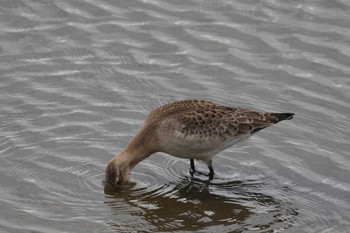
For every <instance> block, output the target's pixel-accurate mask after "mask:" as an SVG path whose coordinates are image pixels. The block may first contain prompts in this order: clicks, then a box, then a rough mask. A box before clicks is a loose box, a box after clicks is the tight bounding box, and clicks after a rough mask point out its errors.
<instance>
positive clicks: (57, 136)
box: [0, 0, 350, 233]
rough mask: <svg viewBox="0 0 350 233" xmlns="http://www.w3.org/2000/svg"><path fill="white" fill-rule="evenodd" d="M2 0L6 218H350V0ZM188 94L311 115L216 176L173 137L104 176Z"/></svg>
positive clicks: (0, 157) (206, 224) (171, 221)
mask: <svg viewBox="0 0 350 233" xmlns="http://www.w3.org/2000/svg"><path fill="white" fill-rule="evenodd" d="M0 6H1V8H0V57H1V59H0V153H1V154H0V182H1V186H0V206H1V211H0V231H1V232H332V233H333V232H349V229H350V217H349V216H350V198H349V197H350V181H349V177H350V155H349V151H350V146H349V140H350V138H349V136H350V135H349V128H350V120H349V113H350V101H349V100H350V92H349V90H350V79H349V77H350V49H349V48H350V28H349V25H350V4H349V2H348V1H345V0H324V1H311V0H310V1H302V0H297V1H295V0H293V1H267V0H265V1H246V0H244V1H243V0H234V1H232V0H230V1H225V0H220V1H215V3H214V2H213V1H198V0H192V1H183V0H180V1H170V0H165V1H158V0H152V1H134V0H132V1H111V0H98V1H91V0H85V1H83V0H74V1H68V0H61V1H52V0H50V1H47V0H45V1H44V0H35V1H34V0H28V1H24V0H4V1H1V2H0ZM188 98H201V99H207V100H211V101H215V102H219V103H221V104H226V105H231V106H243V107H248V108H252V109H257V110H267V111H292V112H295V113H296V117H295V118H294V119H293V120H292V121H286V122H282V123H280V124H278V125H276V126H273V127H271V128H269V129H266V130H264V131H261V132H259V133H258V134H256V135H255V136H254V137H252V138H250V139H249V140H247V141H246V142H243V143H241V144H238V145H236V146H235V147H233V148H230V149H228V150H226V151H224V152H222V153H220V154H219V155H218V156H217V157H216V158H215V160H214V163H213V165H214V168H215V171H216V177H215V178H214V180H213V181H208V177H206V176H205V175H200V174H196V175H195V176H194V177H191V176H190V174H189V161H188V160H182V159H178V158H174V157H170V156H167V155H165V154H161V153H159V154H155V155H153V156H151V157H150V158H148V159H147V160H144V161H143V162H141V163H140V164H138V165H137V166H136V167H135V169H134V170H133V171H132V173H131V175H130V183H129V184H127V185H125V186H123V187H121V188H120V190H118V191H111V190H108V189H104V186H103V183H102V181H103V178H104V177H103V176H104V174H103V172H104V168H105V166H106V164H107V162H108V161H109V159H111V158H112V157H113V156H114V154H116V153H117V152H118V151H120V150H121V149H122V148H123V147H124V146H126V144H127V142H128V140H129V139H130V138H131V136H132V135H133V134H134V133H135V132H136V131H137V129H138V128H139V127H140V126H141V125H142V121H143V119H144V118H145V117H146V115H147V113H148V112H149V111H150V110H151V109H152V108H155V107H157V106H159V105H160V104H164V103H168V102H171V101H174V100H179V99H188ZM197 166H199V169H200V170H201V171H203V172H206V167H205V165H204V164H200V163H197Z"/></svg>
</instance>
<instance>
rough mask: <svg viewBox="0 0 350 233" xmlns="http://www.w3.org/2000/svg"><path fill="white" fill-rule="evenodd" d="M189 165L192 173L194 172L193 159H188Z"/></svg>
mask: <svg viewBox="0 0 350 233" xmlns="http://www.w3.org/2000/svg"><path fill="white" fill-rule="evenodd" d="M190 164H191V170H192V172H194V171H196V168H195V167H194V159H190Z"/></svg>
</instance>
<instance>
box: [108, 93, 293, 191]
mask: <svg viewBox="0 0 350 233" xmlns="http://www.w3.org/2000/svg"><path fill="white" fill-rule="evenodd" d="M293 115H294V113H269V112H256V111H253V110H249V109H244V108H233V107H227V106H222V105H219V104H215V103H212V102H209V101H205V100H181V101H176V102H173V103H169V104H165V105H162V106H160V107H158V108H156V109H154V110H153V111H151V112H150V113H149V115H148V117H147V118H146V120H145V122H144V125H143V127H142V128H141V129H140V130H139V131H138V132H137V133H136V134H135V136H134V137H133V138H132V139H131V140H130V142H129V144H128V145H127V147H126V148H125V149H124V150H122V151H121V152H120V153H119V154H118V155H116V156H115V157H114V158H112V159H111V160H110V161H109V163H108V166H107V168H106V182H107V183H109V184H112V185H113V186H117V185H119V184H123V183H125V182H126V181H127V180H128V176H129V173H130V171H131V169H132V168H133V167H134V166H135V165H136V164H138V163H139V162H140V161H141V160H143V159H145V158H147V157H148V156H150V155H151V154H153V153H156V152H164V153H167V154H170V155H173V156H176V157H180V158H188V159H190V166H191V170H192V172H194V171H195V166H194V159H197V160H202V161H204V162H205V163H206V164H207V165H208V168H209V178H210V179H213V176H214V169H213V166H212V158H213V157H214V156H215V155H216V154H217V153H219V152H220V151H223V150H225V149H226V148H228V147H230V146H232V145H233V144H235V143H237V142H239V141H242V140H243V139H246V138H248V137H250V136H252V135H253V134H255V133H256V132H258V131H259V130H261V129H264V128H266V127H268V126H270V125H273V124H276V123H278V122H280V121H282V120H289V119H292V118H293Z"/></svg>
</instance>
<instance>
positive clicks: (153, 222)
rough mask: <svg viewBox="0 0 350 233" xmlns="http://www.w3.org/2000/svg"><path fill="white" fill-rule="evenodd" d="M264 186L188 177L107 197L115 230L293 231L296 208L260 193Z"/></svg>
mask: <svg viewBox="0 0 350 233" xmlns="http://www.w3.org/2000/svg"><path fill="white" fill-rule="evenodd" d="M261 186H263V185H262V183H261V181H260V182H259V181H228V182H220V183H215V182H212V181H207V180H201V179H198V178H193V177H185V178H183V179H181V181H180V182H178V183H176V184H167V185H163V186H157V187H155V188H153V189H150V188H146V189H138V188H137V185H135V184H133V183H128V184H126V185H124V186H122V187H119V188H118V190H114V189H112V188H111V187H109V186H108V185H106V186H105V193H106V194H107V195H108V196H109V197H110V199H109V200H110V201H109V202H107V203H106V204H107V205H109V206H110V207H111V209H112V215H113V218H112V219H111V225H113V227H115V228H116V230H117V231H118V230H120V229H124V230H126V229H127V228H128V227H130V229H129V230H132V229H134V230H135V229H137V228H139V230H138V232H142V231H143V232H147V231H153V232H156V231H162V232H164V231H172V232H174V231H197V230H205V231H213V230H216V231H218V232H232V231H234V232H243V231H247V230H259V232H273V231H277V232H278V231H279V230H280V231H283V230H285V229H287V228H289V227H290V226H292V225H293V220H294V218H295V216H296V215H297V214H298V212H297V210H296V208H293V207H292V204H291V203H286V202H284V201H279V200H275V199H274V198H273V197H271V196H268V195H265V194H263V193H262V192H259V190H261ZM121 216H123V218H124V220H122V221H121ZM125 218H127V219H128V220H125ZM136 219H137V220H136ZM142 229H143V230H142Z"/></svg>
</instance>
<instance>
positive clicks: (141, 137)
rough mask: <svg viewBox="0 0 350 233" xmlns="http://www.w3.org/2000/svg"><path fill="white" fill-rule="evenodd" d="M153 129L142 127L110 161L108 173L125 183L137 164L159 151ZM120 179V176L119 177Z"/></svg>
mask: <svg viewBox="0 0 350 233" xmlns="http://www.w3.org/2000/svg"><path fill="white" fill-rule="evenodd" d="M151 130H152V129H145V128H142V129H141V130H140V131H139V132H138V133H137V134H136V135H135V136H134V137H133V138H132V139H131V141H130V142H129V144H128V145H127V147H126V148H125V149H124V150H122V151H121V152H120V153H119V154H118V155H116V156H115V157H114V158H112V160H111V161H110V162H109V165H108V166H107V173H106V174H109V173H110V174H113V172H111V171H114V172H115V173H117V174H116V176H118V177H119V178H121V182H122V183H124V182H126V180H127V179H128V176H129V173H130V171H131V169H132V168H133V167H135V165H136V164H138V163H139V162H140V161H142V160H143V159H145V158H147V157H148V156H150V155H151V154H153V153H155V152H157V151H158V150H157V146H156V145H157V139H156V138H155V134H154V132H152V131H151ZM117 179H118V178H117Z"/></svg>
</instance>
